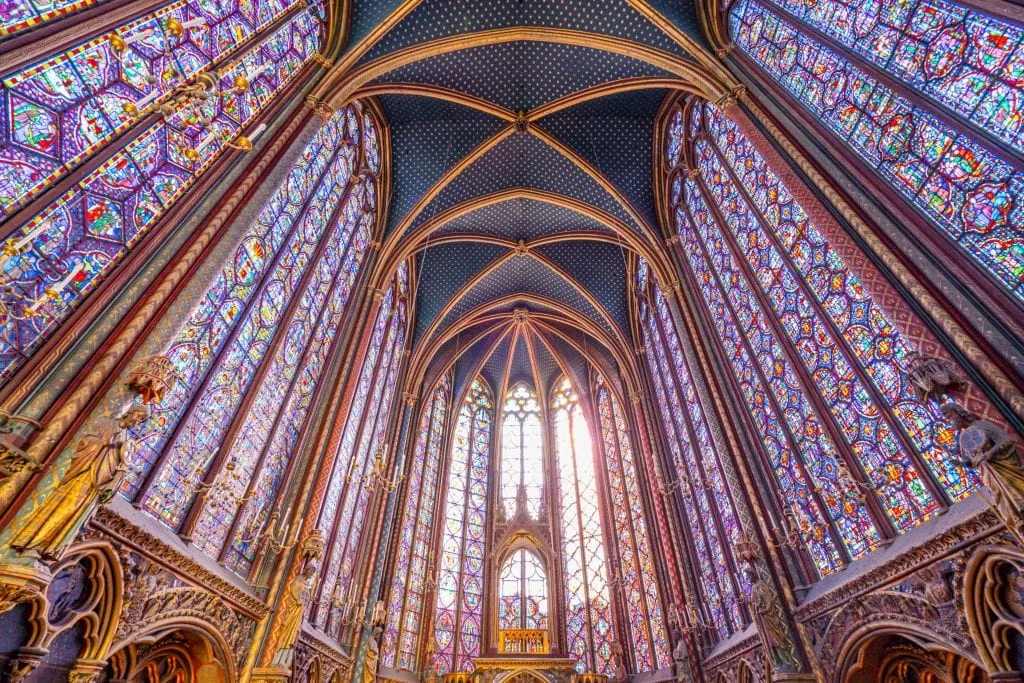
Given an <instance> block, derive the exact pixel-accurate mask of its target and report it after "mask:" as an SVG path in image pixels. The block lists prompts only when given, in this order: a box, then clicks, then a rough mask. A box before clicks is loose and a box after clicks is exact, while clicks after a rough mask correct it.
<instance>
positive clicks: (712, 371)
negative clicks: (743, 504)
mask: <svg viewBox="0 0 1024 683" xmlns="http://www.w3.org/2000/svg"><path fill="white" fill-rule="evenodd" d="M671 251H672V254H673V255H672V258H673V259H674V260H675V261H676V268H679V269H680V272H681V273H682V274H683V277H684V278H689V277H690V273H689V271H688V268H687V266H686V265H685V264H684V263H682V259H681V258H680V255H679V251H678V247H674V248H672V249H671ZM675 296H676V301H677V304H678V306H679V310H680V313H681V321H680V322H681V329H685V330H686V331H687V336H688V338H689V342H690V347H691V349H692V351H693V353H694V355H696V356H697V363H696V364H699V365H700V368H701V371H702V372H701V374H702V375H703V376H706V377H716V376H717V377H720V378H721V380H723V381H724V385H723V384H718V385H717V386H716V383H714V382H707V383H706V388H707V390H708V393H709V395H710V396H711V400H712V401H713V402H714V404H715V405H714V408H715V409H714V411H713V414H714V415H715V416H716V421H717V424H719V425H723V426H724V425H732V424H734V421H733V417H732V416H731V415H730V414H729V411H728V409H727V408H726V407H725V406H724V405H723V400H722V399H723V397H722V396H721V394H722V393H728V395H729V398H730V399H732V407H733V408H734V410H735V412H736V415H737V416H738V417H739V419H740V420H741V421H742V423H743V427H744V428H745V429H746V430H747V432H746V434H745V436H747V437H749V440H750V442H751V448H752V450H753V452H754V453H755V454H756V457H757V458H758V460H759V461H760V463H761V468H763V469H761V470H760V474H761V475H762V476H761V477H760V478H759V483H758V484H757V485H755V484H754V483H753V482H752V481H751V480H749V479H748V477H749V476H750V475H749V473H748V472H745V471H744V470H743V468H742V466H741V465H740V462H741V461H743V462H749V461H746V460H745V459H744V458H742V457H739V456H738V454H739V453H741V452H742V449H741V448H740V446H739V445H738V443H737V442H736V434H735V433H734V432H733V431H732V430H730V429H728V428H723V429H722V433H723V434H724V436H725V437H726V439H727V441H728V443H729V446H728V447H727V448H726V449H725V452H728V453H731V454H732V457H733V460H734V464H735V466H736V467H737V469H738V471H739V474H740V477H741V479H742V480H743V483H744V484H747V486H746V490H745V492H746V494H747V504H748V506H749V507H750V512H751V513H753V515H754V518H756V519H763V516H762V515H763V512H762V509H763V508H764V507H769V508H770V511H771V512H772V514H773V515H774V516H775V522H774V523H775V524H777V521H778V519H779V518H780V517H782V518H784V517H785V511H784V509H783V508H784V507H785V504H784V503H783V498H784V495H783V494H782V492H781V491H780V490H779V482H778V479H777V477H776V476H775V471H774V467H773V465H772V463H771V461H770V460H769V459H768V458H767V456H766V454H765V453H764V452H763V448H762V445H761V443H760V437H759V436H758V434H759V430H758V428H757V427H756V426H755V425H754V424H753V423H752V420H751V416H750V415H749V412H748V409H747V406H746V400H745V399H744V397H743V393H742V391H741V390H740V388H739V386H738V385H737V383H736V378H735V377H734V375H733V372H732V366H731V363H730V362H729V359H728V358H726V357H725V351H724V349H722V348H721V344H720V343H719V342H717V341H716V337H715V336H714V332H713V331H711V332H710V333H708V332H707V331H705V332H704V333H703V334H702V332H701V330H699V329H697V328H696V324H695V315H696V312H695V310H694V306H693V304H692V302H690V301H689V300H688V299H687V297H686V296H685V295H684V293H683V292H682V289H680V290H677V291H675ZM740 341H741V343H742V342H743V340H742V339H741V340H740ZM744 348H746V347H744ZM708 354H711V355H712V356H714V359H710V358H708ZM714 361H718V363H719V365H718V366H717V367H716V366H715V365H714ZM756 371H757V370H756V369H755V372H756ZM765 394H766V395H767V396H769V400H772V398H773V397H772V396H771V392H770V390H769V389H768V388H767V387H765ZM772 408H773V409H774V410H777V409H778V406H777V405H776V404H775V403H774V402H773V403H772ZM779 424H780V428H781V429H782V431H783V433H784V435H785V438H786V439H787V440H788V441H790V440H791V435H790V433H789V429H788V426H787V425H786V424H785V423H784V421H782V420H780V423H779ZM789 448H790V450H791V451H792V452H793V453H794V454H796V453H798V452H799V451H798V449H797V448H796V447H795V446H794V445H792V442H791V441H790V446H789ZM796 466H797V468H798V469H799V471H800V472H801V473H802V475H803V477H804V478H805V479H808V481H809V475H808V473H807V471H806V468H805V467H804V463H803V462H802V460H801V459H799V458H797V465H796ZM737 483H739V482H737ZM765 486H767V487H770V493H768V494H767V495H770V498H769V499H768V500H765V495H762V492H765ZM808 488H809V489H810V488H811V487H808ZM811 496H812V497H813V499H814V504H815V506H817V507H818V508H819V511H820V513H821V516H822V519H823V520H825V524H826V526H827V527H828V533H829V534H830V535H831V536H832V539H833V543H835V544H836V547H837V548H839V549H840V550H839V552H840V554H841V555H842V556H843V557H844V558H845V559H844V562H846V561H848V557H849V556H848V554H846V552H845V551H846V548H845V546H844V545H843V543H842V539H841V537H840V536H839V533H838V530H837V529H836V528H835V526H834V523H833V522H832V520H831V518H830V517H829V515H828V512H827V509H826V508H825V507H824V503H823V501H821V500H820V495H819V494H818V493H817V492H815V491H814V490H813V489H811ZM750 524H751V528H754V527H755V526H756V524H755V523H754V521H753V519H751V520H750ZM777 530H778V529H776V531H777ZM792 550H793V552H794V554H795V556H796V560H797V562H798V564H799V567H800V569H801V570H802V572H803V573H804V578H802V579H801V580H804V579H810V578H811V577H813V578H815V579H816V578H817V577H818V570H817V567H816V566H815V565H814V562H813V561H812V560H811V557H810V555H809V554H808V552H807V551H806V549H805V548H803V547H794V548H792Z"/></svg>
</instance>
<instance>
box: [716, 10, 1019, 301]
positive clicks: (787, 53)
mask: <svg viewBox="0 0 1024 683" xmlns="http://www.w3.org/2000/svg"><path fill="white" fill-rule="evenodd" d="M967 4H968V3H963V4H962V5H961V4H957V3H954V2H947V1H945V0H877V1H875V2H865V3H855V2H854V3H851V2H847V1H846V0H820V1H819V2H813V3H811V2H804V1H800V0H738V2H735V3H733V5H732V7H731V8H730V11H729V18H730V21H729V30H730V33H731V35H732V38H733V40H734V41H735V43H736V45H737V46H738V47H739V49H740V50H742V52H743V54H744V55H746V56H747V57H749V58H750V59H751V60H753V61H754V62H755V63H756V64H757V65H759V66H760V67H761V68H762V69H763V70H764V71H765V72H766V73H767V74H768V75H769V76H770V77H771V78H772V79H773V80H775V81H776V82H778V84H779V85H780V86H782V88H783V89H784V90H785V91H786V92H787V93H788V94H789V95H791V96H792V97H793V99H795V100H796V101H797V102H799V103H801V104H802V105H804V107H805V108H806V109H807V110H808V112H809V113H810V114H811V115H812V116H813V117H814V118H815V119H816V120H818V121H820V122H821V123H822V124H823V125H824V126H825V127H826V128H827V129H828V130H829V131H831V132H832V133H833V134H834V135H835V139H836V140H837V141H838V142H839V144H840V145H843V146H845V147H846V148H848V149H849V150H850V151H851V152H852V153H853V154H852V155H851V158H852V159H855V160H856V159H859V160H860V161H862V162H863V164H864V166H865V167H866V169H867V170H868V172H869V173H871V172H874V173H877V174H878V175H879V176H880V178H881V179H882V180H883V182H885V183H886V184H887V185H889V186H891V187H892V188H893V189H894V190H895V191H896V192H898V193H899V194H900V195H902V196H903V198H904V199H906V201H907V202H908V203H909V204H910V205H912V206H913V207H914V208H916V209H917V210H918V211H920V213H921V214H923V215H924V216H926V217H927V218H928V219H929V220H930V223H931V225H932V226H933V227H934V229H935V230H936V231H937V233H938V235H940V236H941V237H940V241H946V242H947V243H949V244H951V245H953V247H954V248H955V249H956V250H958V251H959V252H960V253H961V254H965V255H966V256H967V257H968V258H970V259H972V260H973V261H974V262H975V263H976V264H977V265H978V266H979V267H980V269H981V271H982V272H983V273H985V274H987V275H988V276H989V278H990V279H991V280H992V281H993V282H994V283H996V284H997V285H998V286H999V287H1001V288H1002V289H1003V291H1005V292H1006V293H1007V295H1009V296H1010V297H1011V298H1012V299H1013V300H1015V301H1016V302H1017V303H1018V304H1022V303H1024V277H1022V273H1024V82H1022V80H1021V78H1020V73H1021V67H1020V65H1021V63H1022V60H1024V28H1022V27H1021V26H1020V25H1019V24H1011V23H1010V22H1008V21H1005V20H1002V19H999V18H997V17H995V16H992V15H990V14H986V13H985V12H984V11H979V10H975V9H973V8H969V7H966V6H964V5H967ZM973 4H974V5H975V6H976V7H979V8H980V7H983V6H984V3H973Z"/></svg>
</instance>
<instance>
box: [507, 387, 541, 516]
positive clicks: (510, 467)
mask: <svg viewBox="0 0 1024 683" xmlns="http://www.w3.org/2000/svg"><path fill="white" fill-rule="evenodd" d="M502 414H503V417H502V423H501V502H502V505H503V508H504V512H505V517H506V519H512V518H513V517H515V515H516V511H517V508H518V506H519V505H520V504H525V509H524V510H523V512H525V513H526V514H527V515H528V516H529V517H530V518H531V519H537V518H538V517H539V516H540V508H541V501H542V500H543V497H544V442H543V437H542V433H543V429H542V428H541V421H540V402H539V401H538V400H537V394H536V393H535V392H534V391H533V389H531V388H530V387H528V386H526V385H525V384H519V385H517V386H515V387H513V388H512V390H511V391H509V392H508V395H507V396H506V397H505V405H504V407H503V409H502Z"/></svg>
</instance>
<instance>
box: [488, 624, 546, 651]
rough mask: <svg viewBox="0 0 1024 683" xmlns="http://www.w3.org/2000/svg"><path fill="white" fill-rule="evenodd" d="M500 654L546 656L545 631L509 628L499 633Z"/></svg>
mask: <svg viewBox="0 0 1024 683" xmlns="http://www.w3.org/2000/svg"><path fill="white" fill-rule="evenodd" d="M499 635H500V638H499V640H498V644H499V648H500V652H501V653H502V654H507V655H526V654H530V655H546V654H548V653H549V652H550V650H549V649H548V632H547V629H531V628H510V629H503V630H502V631H500V632H499Z"/></svg>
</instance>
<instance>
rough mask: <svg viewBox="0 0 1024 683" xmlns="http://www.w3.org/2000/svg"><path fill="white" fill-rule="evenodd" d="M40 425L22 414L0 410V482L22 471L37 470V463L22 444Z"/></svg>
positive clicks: (39, 467)
mask: <svg viewBox="0 0 1024 683" xmlns="http://www.w3.org/2000/svg"><path fill="white" fill-rule="evenodd" d="M40 429H42V425H41V424H40V423H39V422H38V421H37V420H33V419H32V418H30V417H25V416H24V415H11V414H10V413H8V412H6V411H0V484H2V483H3V481H4V480H5V479H7V478H8V477H11V476H13V475H15V474H20V473H22V472H24V471H26V470H27V471H29V472H38V471H39V470H40V469H41V466H40V465H39V463H37V462H36V461H34V460H33V459H32V458H31V457H29V455H28V452H26V451H25V450H24V449H23V446H24V445H25V444H26V443H27V442H28V440H29V439H30V438H32V435H33V434H35V433H36V432H37V431H39V430H40Z"/></svg>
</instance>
